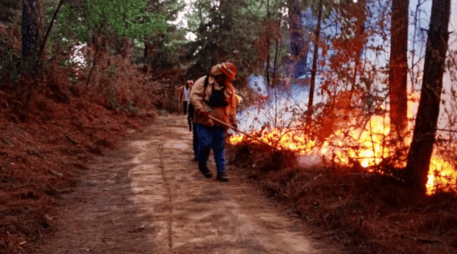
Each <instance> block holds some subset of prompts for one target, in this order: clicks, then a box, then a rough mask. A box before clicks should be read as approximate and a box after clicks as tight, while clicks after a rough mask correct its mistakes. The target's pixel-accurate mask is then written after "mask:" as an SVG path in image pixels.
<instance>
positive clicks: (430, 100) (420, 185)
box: [406, 0, 451, 193]
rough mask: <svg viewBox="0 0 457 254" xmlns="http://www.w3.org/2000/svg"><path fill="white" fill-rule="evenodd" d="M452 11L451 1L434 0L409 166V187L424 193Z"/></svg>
mask: <svg viewBox="0 0 457 254" xmlns="http://www.w3.org/2000/svg"><path fill="white" fill-rule="evenodd" d="M450 9H451V1H450V0H433V3H432V13H431V18H430V29H429V31H428V39H427V48H426V52H425V63H424V79H423V82H422V89H421V98H420V101H419V109H418V112H417V118H416V126H415V128H414V135H413V141H412V143H411V149H410V151H409V154H408V164H407V167H406V173H407V177H408V180H409V182H410V184H411V185H412V187H413V188H415V189H417V190H418V191H419V192H421V193H425V191H426V189H425V185H426V183H427V175H428V171H429V167H430V158H431V156H432V152H433V144H434V142H435V134H436V128H437V127H436V125H437V122H438V117H439V112H440V101H441V92H442V88H443V73H444V68H445V60H446V52H447V49H448V40H449V33H448V25H449V16H450Z"/></svg>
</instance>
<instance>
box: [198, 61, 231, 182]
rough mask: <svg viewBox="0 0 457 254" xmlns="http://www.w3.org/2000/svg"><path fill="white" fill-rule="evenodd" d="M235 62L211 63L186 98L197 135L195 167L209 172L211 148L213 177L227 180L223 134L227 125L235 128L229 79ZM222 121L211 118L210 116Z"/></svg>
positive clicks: (205, 173) (208, 174)
mask: <svg viewBox="0 0 457 254" xmlns="http://www.w3.org/2000/svg"><path fill="white" fill-rule="evenodd" d="M236 72H237V69H236V66H235V65H234V64H233V63H231V62H224V63H221V64H217V65H215V66H213V67H211V69H210V71H209V73H208V75H206V76H203V77H201V78H199V79H198V80H197V81H196V82H195V85H194V87H193V88H192V90H191V93H190V102H191V103H192V105H193V106H194V118H195V119H194V121H195V128H196V133H197V138H198V155H197V159H198V168H199V169H200V171H201V173H202V174H203V175H204V176H205V177H206V178H210V177H211V176H212V174H211V172H210V171H209V169H208V167H207V161H208V157H209V153H210V150H211V148H212V149H213V151H214V160H215V162H216V168H217V177H216V179H217V180H219V181H224V182H225V181H228V180H229V179H228V177H227V173H226V171H225V147H224V145H225V135H226V131H227V129H228V127H227V126H226V125H225V124H228V125H231V126H233V127H234V128H238V123H237V120H236V106H237V103H238V102H237V99H236V96H235V89H234V88H233V85H232V83H231V82H232V81H233V80H234V79H235V76H236ZM210 116H211V117H213V118H216V119H218V120H219V121H221V122H223V123H225V124H221V123H219V122H218V121H213V120H212V119H211V117H210Z"/></svg>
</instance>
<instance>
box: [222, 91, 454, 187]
mask: <svg viewBox="0 0 457 254" xmlns="http://www.w3.org/2000/svg"><path fill="white" fill-rule="evenodd" d="M417 101H418V94H413V95H412V96H411V97H410V101H409V102H410V103H409V105H408V106H409V107H408V108H409V109H408V117H410V118H412V116H414V115H415V112H416V111H417ZM412 127H413V126H412V124H411V125H410V126H409V128H410V129H412ZM344 131H345V132H344ZM344 131H343V130H337V131H335V132H334V134H332V135H330V136H329V137H327V138H326V139H325V140H324V141H323V142H320V143H319V142H316V141H315V140H313V139H311V138H310V137H308V136H306V135H305V134H304V132H303V131H300V130H299V129H293V128H271V129H269V130H263V131H260V132H259V131H252V132H251V133H250V135H253V136H255V137H257V138H259V139H261V140H262V141H264V142H266V143H268V144H270V145H272V146H275V147H277V148H278V149H279V150H283V149H288V150H291V151H295V152H297V153H298V154H300V155H310V154H314V155H316V154H318V155H321V156H322V157H325V158H330V159H333V160H334V161H335V162H336V163H339V164H343V165H344V164H346V165H347V164H349V163H354V162H358V163H359V164H360V166H362V167H363V168H367V170H369V168H372V167H373V166H376V165H378V164H379V163H381V162H382V161H383V159H384V158H388V157H392V156H393V152H394V151H393V149H389V147H387V146H386V138H387V137H388V135H389V132H390V128H389V119H388V117H387V116H384V117H383V116H372V117H371V118H370V119H369V121H368V122H367V123H366V124H365V126H358V128H354V127H353V128H349V129H348V130H344ZM245 138H246V137H245V136H244V135H233V136H231V137H230V139H229V142H230V143H231V144H238V143H240V142H242V141H243V140H245ZM411 140H412V138H411V133H410V135H408V136H407V137H405V139H404V145H405V146H407V145H409V144H410V143H411ZM396 166H398V167H404V166H406V165H405V162H403V163H401V164H399V165H396ZM456 184H457V172H456V170H455V168H454V166H453V165H452V164H451V163H450V162H448V161H446V160H445V159H444V158H442V157H440V156H439V155H438V154H437V153H436V152H435V153H434V154H433V155H432V158H431V163H430V170H429V174H428V182H427V185H426V188H427V194H428V195H431V194H433V193H435V192H436V190H437V186H440V187H441V188H442V189H444V190H450V188H453V189H457V188H456Z"/></svg>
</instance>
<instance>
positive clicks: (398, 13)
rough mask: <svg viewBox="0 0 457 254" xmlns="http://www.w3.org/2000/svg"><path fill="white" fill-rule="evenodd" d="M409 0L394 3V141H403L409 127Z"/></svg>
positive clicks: (392, 118) (392, 66) (392, 62)
mask: <svg viewBox="0 0 457 254" xmlns="http://www.w3.org/2000/svg"><path fill="white" fill-rule="evenodd" d="M408 6H409V0H395V1H392V27H391V41H392V42H391V50H390V72H389V83H390V90H389V96H390V134H391V137H392V138H393V140H396V141H400V140H403V134H404V132H405V131H406V128H407V126H408V112H407V110H408V97H407V86H406V85H407V72H408V62H407V50H408V49H407V46H408Z"/></svg>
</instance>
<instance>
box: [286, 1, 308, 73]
mask: <svg viewBox="0 0 457 254" xmlns="http://www.w3.org/2000/svg"><path fill="white" fill-rule="evenodd" d="M288 3H289V5H288V8H289V28H290V51H291V53H292V62H293V66H294V77H295V78H298V77H299V76H301V75H300V72H301V70H300V69H299V68H300V67H299V65H304V64H306V56H307V55H308V52H307V49H306V48H305V39H304V36H303V22H302V14H301V10H300V4H299V3H300V1H298V0H289V1H288Z"/></svg>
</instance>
